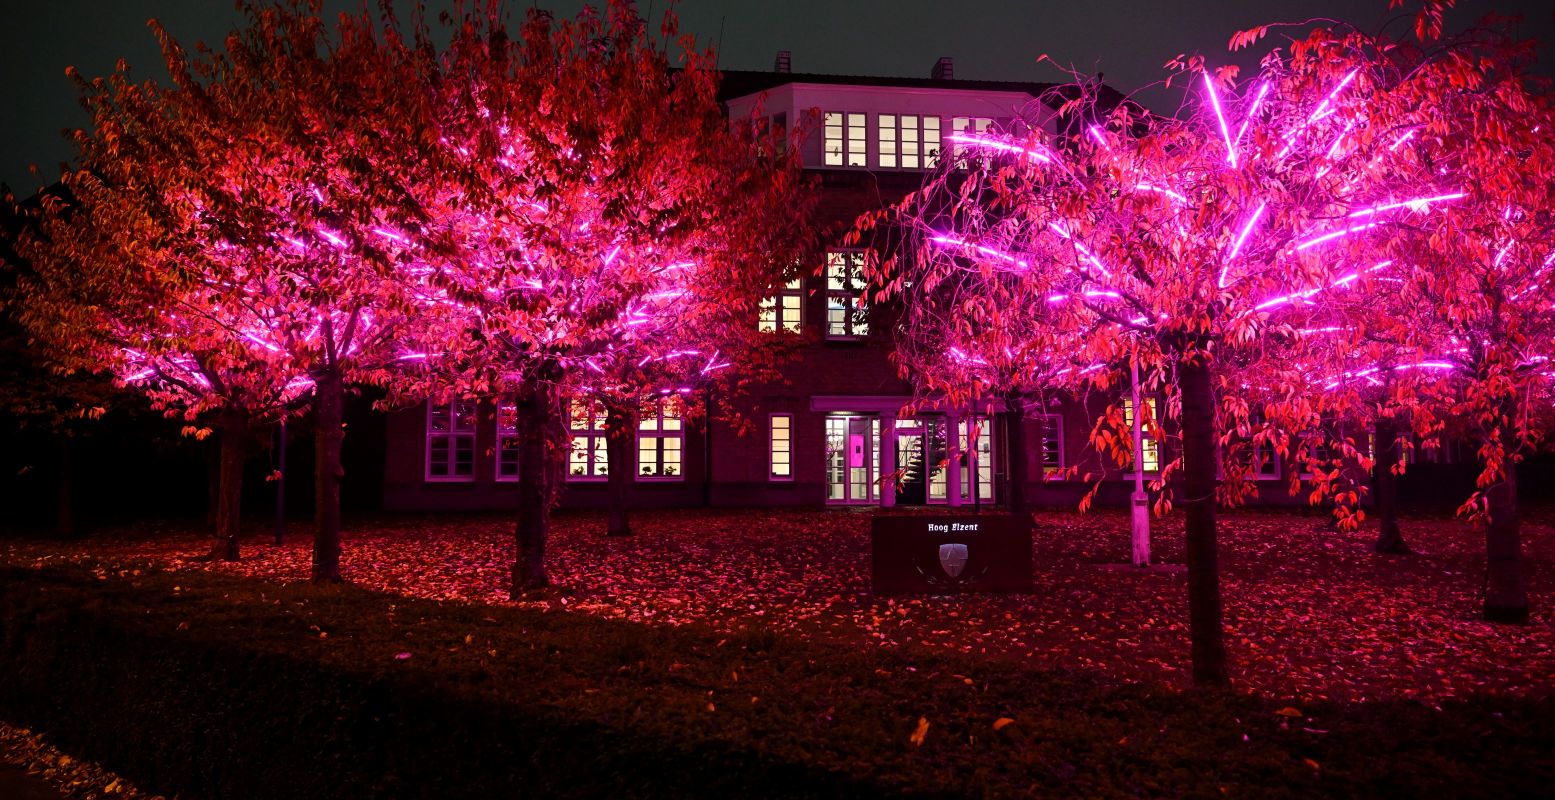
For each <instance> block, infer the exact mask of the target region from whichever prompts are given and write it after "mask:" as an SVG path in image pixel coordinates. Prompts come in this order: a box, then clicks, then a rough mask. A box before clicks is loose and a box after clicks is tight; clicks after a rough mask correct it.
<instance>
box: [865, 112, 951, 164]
mask: <svg viewBox="0 0 1555 800" xmlns="http://www.w3.org/2000/svg"><path fill="white" fill-rule="evenodd" d="M943 127H944V123H943V122H941V121H940V118H939V117H938V116H935V115H933V114H928V115H924V114H876V115H875V139H876V147H875V166H876V167H878V168H880V169H901V170H926V169H934V168H935V167H936V166H939V154H940V147H941V139H940V136H941V133H942V130H941V129H942V128H943Z"/></svg>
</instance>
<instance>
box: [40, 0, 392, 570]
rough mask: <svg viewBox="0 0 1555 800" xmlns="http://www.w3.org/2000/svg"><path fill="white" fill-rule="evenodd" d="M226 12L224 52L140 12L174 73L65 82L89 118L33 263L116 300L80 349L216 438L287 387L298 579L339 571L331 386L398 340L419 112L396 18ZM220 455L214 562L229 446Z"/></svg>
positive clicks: (338, 386) (290, 10)
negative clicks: (311, 505)
mask: <svg viewBox="0 0 1555 800" xmlns="http://www.w3.org/2000/svg"><path fill="white" fill-rule="evenodd" d="M244 9H245V11H246V12H247V14H248V15H249V26H248V27H247V28H245V29H243V30H240V31H238V32H235V33H233V34H232V35H231V36H229V37H228V39H227V40H226V42H225V45H226V46H225V49H224V50H221V51H214V50H205V49H201V50H200V51H199V52H198V53H197V54H196V55H195V56H192V57H191V56H190V55H189V54H188V53H187V52H186V51H185V50H184V49H183V48H182V47H181V46H180V45H179V44H178V43H177V42H175V41H174V40H173V39H172V38H171V37H169V36H168V35H167V34H166V33H165V32H164V31H162V30H161V29H160V28H159V27H156V26H155V24H153V27H154V29H155V30H156V32H157V35H158V36H159V37H160V39H161V42H162V47H163V52H164V55H165V58H166V61H167V67H168V70H169V73H170V77H171V86H168V87H162V86H158V85H156V84H154V83H149V82H148V83H143V84H135V83H133V82H132V81H131V79H130V77H129V72H128V67H127V66H125V65H122V64H121V65H120V68H119V70H118V71H116V72H115V74H114V75H113V76H112V77H111V78H109V79H107V80H101V79H99V80H95V81H91V82H87V81H84V80H83V81H80V85H81V88H82V91H83V95H84V97H85V101H86V103H87V105H88V107H89V108H90V109H91V110H92V111H93V115H94V129H93V130H92V131H91V132H82V133H81V134H79V135H78V137H77V139H78V141H79V142H80V144H81V150H82V156H83V164H82V167H83V168H82V169H81V170H79V171H77V172H75V173H72V174H71V175H70V176H68V178H67V185H68V186H69V187H70V188H71V190H72V191H73V192H74V193H75V194H76V197H77V199H78V201H79V203H80V208H79V210H76V209H73V208H72V207H71V206H69V205H66V204H63V203H57V204H53V205H51V206H50V207H49V209H48V212H47V213H48V216H49V217H50V219H49V221H47V222H45V224H44V227H45V230H48V231H50V233H49V237H48V245H47V246H48V247H51V248H53V250H52V251H50V252H49V253H48V254H47V255H46V256H45V257H44V260H46V261H49V262H50V264H51V266H50V267H49V269H51V270H53V272H54V275H55V276H60V275H62V274H63V272H64V271H68V270H69V269H73V268H75V267H76V265H79V267H80V269H81V270H82V271H83V273H84V274H86V275H89V276H91V277H90V278H88V279H87V280H89V281H91V284H90V286H89V287H88V288H89V289H90V290H91V291H92V292H95V293H98V294H102V293H110V294H111V293H113V292H121V293H122V295H123V296H122V297H121V298H119V299H118V301H117V302H116V303H114V304H113V305H112V306H109V308H110V309H111V312H110V313H108V314H106V315H105V317H104V318H103V319H100V320H90V319H87V320H84V322H88V323H91V324H89V325H87V326H84V327H83V330H87V331H93V332H94V334H95V335H93V336H92V337H90V338H91V347H92V348H93V349H92V350H90V351H85V352H91V353H96V355H95V357H97V358H101V359H103V360H102V362H101V363H104V364H110V365H115V366H116V367H117V369H118V371H119V373H120V376H121V378H122V379H123V380H125V381H126V382H131V383H138V384H145V385H146V386H147V388H148V389H149V390H150V391H152V392H153V394H154V396H155V397H157V398H158V399H159V400H160V401H162V402H164V403H166V404H169V405H171V406H176V407H179V408H182V409H186V410H187V413H189V414H191V415H193V414H198V413H201V412H203V411H205V410H208V409H211V408H215V407H220V408H221V409H223V410H222V412H221V413H222V425H223V427H224V428H230V429H231V434H232V435H230V436H225V437H224V438H226V439H230V440H231V441H232V442H233V444H232V447H233V448H236V447H237V446H238V445H237V443H238V442H240V441H241V436H240V435H237V434H238V432H239V431H241V430H243V429H246V427H247V424H248V420H249V419H250V418H251V417H252V416H253V415H254V414H256V413H260V412H262V411H268V410H271V409H274V408H275V407H276V406H277V405H279V404H280V403H283V402H290V401H292V400H294V399H295V400H298V401H299V402H301V401H302V400H303V399H304V398H305V400H306V404H307V405H308V407H309V408H310V409H311V411H312V412H313V416H314V421H315V431H316V448H315V450H316V464H315V472H316V481H317V492H316V504H317V513H316V526H317V531H316V535H315V546H314V561H313V577H314V579H315V580H339V578H340V565H339V557H340V545H339V541H340V509H339V499H340V480H341V467H340V447H341V441H342V437H343V430H342V420H341V413H342V406H343V398H344V391H345V386H346V384H347V383H348V382H350V381H352V380H357V379H364V378H366V377H368V376H378V375H381V374H382V373H381V368H382V367H383V365H385V364H389V363H393V362H395V361H396V360H397V359H399V358H400V356H402V355H403V352H402V351H401V350H400V347H399V345H398V343H397V337H398V332H397V324H396V323H397V321H398V320H399V319H400V318H401V317H402V312H403V311H404V310H405V308H406V306H407V303H406V301H405V298H404V295H403V292H402V291H401V284H400V283H399V282H398V276H397V275H396V274H395V273H396V270H398V269H399V267H400V266H401V264H402V263H403V262H404V261H405V260H406V259H407V258H408V255H409V253H410V252H411V251H412V248H411V247H410V240H409V238H408V237H407V236H406V235H404V234H402V233H401V232H400V231H401V229H402V226H404V225H405V223H406V221H407V220H414V219H416V217H417V215H418V213H419V209H418V208H417V207H416V206H415V205H414V204H413V203H410V202H409V200H408V198H409V194H408V193H407V191H406V187H407V186H408V185H411V184H413V183H416V182H418V181H419V180H420V179H419V177H418V176H417V175H416V174H415V171H416V170H417V169H419V168H420V162H419V160H418V159H416V158H415V157H414V155H413V153H414V149H413V145H414V144H415V138H414V137H415V136H416V135H417V129H418V126H417V122H418V121H420V120H422V117H420V116H419V115H420V113H421V112H422V111H423V106H422V105H421V104H420V103H419V102H418V101H419V99H420V96H419V95H418V94H417V93H415V92H414V91H406V87H407V86H410V87H414V85H415V84H413V83H407V82H406V81H407V78H413V77H414V73H413V72H409V71H407V70H408V68H409V64H410V61H409V59H408V58H407V57H406V52H407V51H406V50H405V49H404V48H403V46H402V43H401V42H399V40H398V39H397V38H395V37H394V35H393V34H392V30H393V26H392V25H389V26H386V27H387V29H388V30H389V31H391V32H390V33H388V34H386V36H387V37H388V38H387V39H386V40H383V39H380V38H378V35H377V34H376V32H375V30H374V28H375V22H374V20H373V18H372V17H371V16H369V15H367V14H362V15H358V16H349V15H348V16H345V17H342V19H341V22H340V24H339V26H338V28H337V29H336V30H334V31H333V32H331V31H329V30H328V29H327V28H326V26H325V25H324V23H322V22H321V21H320V20H319V18H318V17H317V15H316V11H317V9H316V4H312V5H311V6H310V4H302V5H298V6H292V5H286V6H274V7H272V6H267V5H262V4H253V5H245V6H244ZM391 278H392V279H391ZM79 312H80V315H82V316H85V317H87V318H90V317H91V315H92V314H93V312H94V309H93V308H91V307H83V308H80V309H79ZM104 347H107V348H108V350H106V351H105V350H103V348H104ZM223 464H224V466H223V472H224V475H227V476H229V477H230V480H228V481H225V484H226V486H227V488H226V489H225V490H224V494H223V496H224V498H226V499H224V500H223V508H224V512H223V519H224V520H226V521H225V522H224V523H223V525H224V530H225V531H227V532H228V534H230V535H231V537H233V538H230V542H231V544H229V545H227V547H228V549H227V550H226V551H224V552H226V553H227V554H229V555H231V554H235V549H234V548H235V530H236V528H235V525H236V519H237V517H236V513H237V512H236V502H237V496H238V495H237V492H238V489H237V480H238V477H237V476H238V474H239V471H240V468H241V451H240V450H231V449H229V452H228V453H227V454H226V456H225V457H224V461H223Z"/></svg>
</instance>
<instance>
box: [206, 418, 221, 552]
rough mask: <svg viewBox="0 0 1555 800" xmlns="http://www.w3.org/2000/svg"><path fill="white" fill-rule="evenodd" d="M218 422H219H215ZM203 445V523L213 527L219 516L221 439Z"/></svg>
mask: <svg viewBox="0 0 1555 800" xmlns="http://www.w3.org/2000/svg"><path fill="white" fill-rule="evenodd" d="M217 424H218V425H219V424H220V423H219V422H218V423H217ZM202 444H204V445H205V448H204V449H205V524H206V525H209V526H210V527H211V528H212V529H215V527H216V524H217V521H218V520H219V519H220V518H221V513H220V512H221V440H220V439H217V440H216V444H215V446H212V445H211V444H210V443H208V442H202Z"/></svg>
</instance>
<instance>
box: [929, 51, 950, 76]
mask: <svg viewBox="0 0 1555 800" xmlns="http://www.w3.org/2000/svg"><path fill="white" fill-rule="evenodd" d="M929 77H930V78H933V79H934V80H937V81H953V80H955V79H956V67H955V63H954V62H953V61H952V60H951V58H950V56H940V57H939V60H938V61H936V62H934V71H933V72H930V73H929Z"/></svg>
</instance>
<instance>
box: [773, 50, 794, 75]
mask: <svg viewBox="0 0 1555 800" xmlns="http://www.w3.org/2000/svg"><path fill="white" fill-rule="evenodd" d="M790 60H791V56H790V55H789V52H788V51H787V50H779V51H778V52H777V58H776V59H775V60H774V61H773V62H772V71H773V72H781V73H783V74H785V75H787V74H788V73H789V72H790V69H789V67H790V63H789V62H790Z"/></svg>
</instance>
